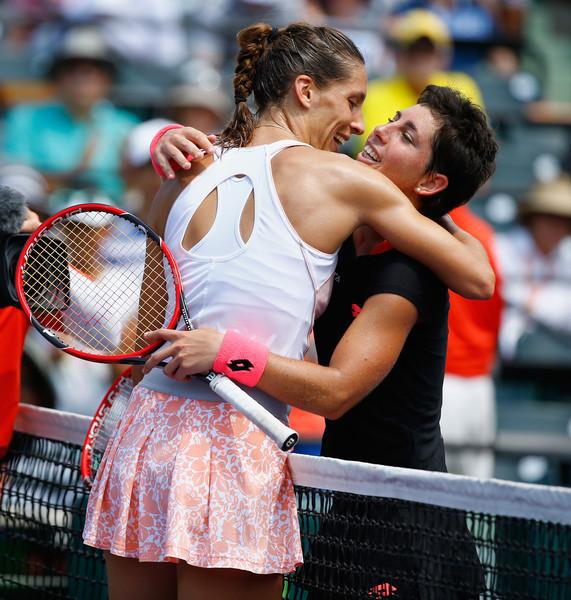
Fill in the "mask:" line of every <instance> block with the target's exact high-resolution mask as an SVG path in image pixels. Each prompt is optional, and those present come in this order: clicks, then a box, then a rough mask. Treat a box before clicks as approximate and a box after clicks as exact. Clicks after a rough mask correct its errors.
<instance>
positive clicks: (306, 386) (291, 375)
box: [144, 294, 418, 419]
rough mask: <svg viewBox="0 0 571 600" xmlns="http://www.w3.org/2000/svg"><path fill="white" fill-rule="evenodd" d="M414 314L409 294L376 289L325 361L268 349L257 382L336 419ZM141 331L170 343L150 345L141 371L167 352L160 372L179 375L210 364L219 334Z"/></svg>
mask: <svg viewBox="0 0 571 600" xmlns="http://www.w3.org/2000/svg"><path fill="white" fill-rule="evenodd" d="M417 318H418V312H417V309H416V307H415V306H414V305H413V304H412V303H411V302H410V301H409V300H406V299H405V298H403V297H401V296H396V295H394V294H376V295H374V296H372V297H370V298H369V299H368V300H367V301H366V302H365V304H364V306H363V310H362V311H361V313H360V314H359V316H358V317H357V318H356V319H355V320H354V321H353V323H352V324H351V326H350V327H349V329H347V331H346V332H345V334H344V336H343V338H342V339H341V341H340V342H339V344H338V345H337V348H336V349H335V352H334V353H333V356H332V357H331V362H330V366H329V367H323V366H320V365H317V364H315V363H311V362H307V361H303V360H294V359H290V358H284V357H283V356H279V355H277V354H270V355H269V358H268V362H267V364H266V367H265V369H264V372H263V375H262V377H261V379H260V381H259V382H258V384H257V387H258V388H259V389H261V390H263V391H264V392H266V393H267V394H270V395H271V396H273V397H274V398H277V399H278V400H281V401H282V402H285V403H287V404H290V405H292V406H296V407H298V408H301V409H303V410H306V411H310V412H313V413H316V414H318V415H321V416H324V417H327V418H328V419H337V418H339V417H340V416H342V415H343V414H344V413H345V412H347V411H348V410H349V409H350V408H352V407H353V406H355V405H356V404H357V403H358V402H359V401H360V400H361V399H362V398H364V397H365V396H366V395H367V394H368V393H369V392H371V391H372V390H373V389H374V388H375V387H377V385H379V383H380V382H381V381H382V380H383V379H384V378H385V377H386V376H387V375H388V373H389V372H390V371H391V369H392V368H393V366H394V364H395V362H396V361H397V359H398V357H399V355H400V353H401V350H402V347H403V345H404V343H405V341H406V338H407V336H408V334H409V333H410V330H411V329H412V327H413V326H414V324H415V323H416V321H417ZM145 337H146V340H147V341H169V342H171V345H170V346H168V347H166V348H160V349H159V350H157V351H155V352H154V353H153V355H152V356H151V357H150V358H149V360H148V361H147V363H146V364H145V368H144V371H145V372H148V371H150V370H151V369H153V368H154V367H156V366H157V365H158V363H159V362H161V361H162V360H164V359H165V358H167V357H170V358H171V361H170V362H169V364H168V365H167V366H166V367H164V372H165V374H166V375H168V376H170V377H173V378H174V379H177V380H179V381H184V380H185V379H186V378H187V377H188V376H189V375H193V374H195V373H204V372H207V371H209V370H211V369H212V366H213V364H214V360H215V358H216V356H217V355H218V352H219V349H220V346H221V344H222V338H223V334H221V333H219V332H217V331H214V330H212V329H198V330H195V331H191V332H188V331H170V330H166V329H160V330H158V331H155V332H152V333H150V334H147V335H146V336H145Z"/></svg>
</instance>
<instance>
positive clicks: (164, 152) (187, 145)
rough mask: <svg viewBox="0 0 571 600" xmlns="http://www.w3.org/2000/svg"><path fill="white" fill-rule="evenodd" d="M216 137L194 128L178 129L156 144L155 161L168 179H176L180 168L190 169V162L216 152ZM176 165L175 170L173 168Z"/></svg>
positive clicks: (169, 132) (170, 131) (153, 152)
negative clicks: (176, 172) (176, 173)
mask: <svg viewBox="0 0 571 600" xmlns="http://www.w3.org/2000/svg"><path fill="white" fill-rule="evenodd" d="M215 141H216V136H215V135H206V134H205V133H202V131H199V130H198V129H194V127H178V128H176V129H171V130H169V131H167V132H166V133H164V134H163V135H162V136H161V137H160V138H159V139H158V140H157V142H156V144H155V146H154V148H153V151H152V156H153V161H154V163H155V164H156V165H158V166H159V167H160V168H161V169H162V171H163V174H164V177H165V178H166V179H174V176H175V170H178V169H177V166H178V168H182V169H190V161H191V160H194V159H200V158H204V157H205V156H206V155H207V154H212V152H214V146H213V144H214V142H215ZM173 165H174V168H173Z"/></svg>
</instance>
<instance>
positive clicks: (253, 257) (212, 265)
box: [142, 140, 337, 420]
mask: <svg viewBox="0 0 571 600" xmlns="http://www.w3.org/2000/svg"><path fill="white" fill-rule="evenodd" d="M299 145H305V144H302V143H301V142H297V141H294V140H281V141H279V142H276V143H273V144H268V145H264V146H252V147H248V148H235V149H230V150H226V151H224V153H222V155H221V156H218V158H217V160H216V161H215V162H214V163H213V164H212V165H211V166H209V167H208V168H207V169H206V170H205V172H204V173H202V174H201V175H200V176H198V177H197V178H196V179H194V180H193V181H192V182H191V183H190V184H189V185H188V186H187V187H186V188H185V189H184V191H183V192H182V193H181V194H180V196H179V197H178V198H177V199H176V201H175V203H174V205H173V207H172V209H171V211H170V213H169V216H168V219H167V224H166V228H165V241H166V243H167V245H168V246H169V248H170V249H171V251H172V253H173V255H174V257H175V259H176V261H177V263H178V266H179V269H180V271H181V275H182V281H183V286H184V291H185V297H186V300H187V303H188V307H189V311H190V318H191V320H192V322H193V324H194V326H195V327H197V328H198V327H211V328H213V329H217V330H218V331H222V332H224V331H226V330H228V329H235V330H237V331H239V332H240V333H242V334H244V335H246V336H248V337H250V338H251V339H254V340H256V341H259V342H261V343H262V344H264V345H266V346H268V347H269V348H270V350H271V351H272V352H274V353H276V354H280V355H282V356H287V357H290V358H296V359H301V358H303V356H304V354H305V352H306V350H307V348H308V338H309V334H310V332H311V329H312V327H313V321H314V318H315V316H316V315H318V314H319V313H320V312H321V311H322V310H323V309H324V308H325V306H326V305H327V302H328V300H329V296H330V293H331V282H332V276H333V272H334V269H335V265H336V262H337V252H335V253H334V254H328V253H325V252H321V251H319V250H317V249H315V248H313V247H312V246H310V245H309V244H306V243H305V242H304V241H303V240H302V239H301V238H300V237H299V235H298V234H297V232H296V231H295V229H294V228H293V226H292V225H291V223H290V222H289V220H288V218H287V216H286V214H285V212H284V209H283V207H282V204H281V202H280V200H279V198H278V195H277V192H276V188H275V184H274V180H273V176H272V170H271V160H272V158H273V157H274V156H276V155H277V154H278V153H279V152H280V151H281V150H283V149H285V148H289V147H291V146H299ZM214 189H217V201H218V204H217V211H216V217H215V220H214V223H213V225H212V227H211V228H210V230H209V231H208V233H207V234H206V235H205V236H204V237H203V238H202V240H200V241H199V242H198V243H197V244H196V245H195V246H194V247H193V248H191V249H190V250H185V249H184V248H183V245H182V242H183V238H184V235H185V233H186V230H187V227H188V224H189V222H190V220H191V219H192V217H193V216H194V214H195V212H196V210H197V209H198V207H199V206H200V205H201V204H202V202H203V201H204V199H205V198H206V197H207V196H208V195H209V194H210V193H211V192H212V191H213V190H214ZM251 194H253V202H254V223H253V228H252V232H251V235H250V238H249V239H248V240H247V241H245V242H244V241H243V240H242V237H241V235H240V219H241V215H242V211H243V210H244V207H245V205H246V202H247V200H248V198H249V197H250V195H251ZM179 329H185V327H184V323H182V322H181V323H180V324H179ZM142 385H145V386H146V387H150V388H151V389H156V390H157V391H163V392H167V393H175V394H177V395H183V396H188V397H193V398H198V399H212V400H217V399H218V398H217V397H216V396H215V395H214V394H213V393H212V392H211V391H210V389H209V388H208V387H207V386H206V385H205V384H204V383H202V382H195V381H192V380H191V381H190V382H187V383H180V382H177V381H175V380H173V379H170V378H168V377H166V376H165V375H164V374H163V372H162V370H161V369H154V370H153V372H152V373H150V374H149V375H147V376H146V377H145V379H144V380H143V382H142ZM247 391H248V393H250V394H251V395H253V396H254V397H255V398H256V399H257V400H258V401H259V402H261V403H262V404H264V405H265V406H266V407H267V408H268V409H270V410H271V411H272V412H273V413H274V414H276V416H278V417H279V418H282V419H283V420H286V419H287V414H288V412H289V411H288V407H287V406H286V405H285V404H282V403H281V402H278V401H277V400H275V399H273V398H270V397H269V396H267V395H265V394H263V393H262V392H260V391H259V390H256V389H254V390H253V389H251V388H249V389H247Z"/></svg>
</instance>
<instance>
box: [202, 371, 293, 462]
mask: <svg viewBox="0 0 571 600" xmlns="http://www.w3.org/2000/svg"><path fill="white" fill-rule="evenodd" d="M207 381H208V385H209V386H210V389H211V390H212V391H213V392H214V393H215V394H217V395H218V396H220V398H222V399H223V400H226V402H229V403H230V404H232V405H233V406H234V407H235V408H236V409H238V410H239V411H240V412H241V413H242V414H244V415H245V416H246V417H248V419H250V421H252V422H253V423H254V424H255V425H257V426H258V427H259V428H260V429H261V430H262V431H263V432H264V433H265V434H267V435H268V436H269V437H270V438H271V439H272V440H274V441H275V442H276V444H277V445H278V447H279V448H280V449H281V450H283V451H284V452H288V451H290V450H293V448H294V447H295V445H296V444H297V442H298V440H299V435H298V433H297V432H296V431H294V430H293V429H291V428H290V427H288V426H287V425H285V424H284V423H282V422H281V421H280V420H279V419H278V418H277V417H275V416H274V415H273V414H272V413H271V412H269V411H268V410H267V409H265V408H264V407H263V406H261V405H260V404H259V403H258V402H256V401H255V400H254V399H253V398H252V397H251V396H249V395H248V394H247V393H246V392H245V391H244V390H242V389H241V388H239V387H238V386H237V385H236V384H235V383H234V382H233V381H231V380H230V379H228V377H226V376H225V375H220V374H214V373H209V375H208V377H207Z"/></svg>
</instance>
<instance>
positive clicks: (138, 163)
mask: <svg viewBox="0 0 571 600" xmlns="http://www.w3.org/2000/svg"><path fill="white" fill-rule="evenodd" d="M170 123H172V121H167V120H166V119H151V120H150V121H145V122H144V123H140V124H139V125H136V126H135V127H133V129H131V131H130V132H129V135H128V136H127V139H126V140H125V159H126V160H127V162H128V163H129V164H130V165H131V166H133V167H142V166H143V165H146V164H147V163H149V162H150V161H151V156H150V154H149V148H150V146H151V141H152V139H153V138H154V137H155V134H156V133H157V132H158V131H159V130H161V129H162V128H163V127H166V126H167V125H169V124H170Z"/></svg>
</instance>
